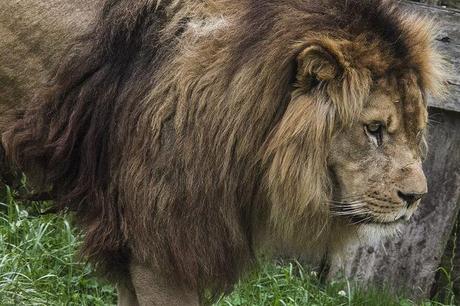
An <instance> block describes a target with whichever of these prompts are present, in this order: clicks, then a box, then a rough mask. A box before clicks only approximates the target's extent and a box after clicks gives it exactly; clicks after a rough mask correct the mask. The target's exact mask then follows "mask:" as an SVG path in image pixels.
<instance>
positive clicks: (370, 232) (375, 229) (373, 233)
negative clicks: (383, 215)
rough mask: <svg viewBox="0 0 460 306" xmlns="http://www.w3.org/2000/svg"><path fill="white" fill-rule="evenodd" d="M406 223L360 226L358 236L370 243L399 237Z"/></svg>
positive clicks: (400, 221) (396, 222)
mask: <svg viewBox="0 0 460 306" xmlns="http://www.w3.org/2000/svg"><path fill="white" fill-rule="evenodd" d="M405 223H406V222H405V221H403V220H398V221H395V222H388V223H366V224H362V225H360V227H359V228H358V236H359V238H360V240H367V241H369V242H377V241H380V240H381V239H382V238H386V237H393V236H397V235H399V233H400V232H401V228H402V226H403V225H404V224H405Z"/></svg>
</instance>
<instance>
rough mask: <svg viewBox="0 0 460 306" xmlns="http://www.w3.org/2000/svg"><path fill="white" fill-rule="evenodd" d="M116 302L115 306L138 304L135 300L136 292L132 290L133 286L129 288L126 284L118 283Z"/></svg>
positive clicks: (137, 305) (133, 305) (134, 305)
mask: <svg viewBox="0 0 460 306" xmlns="http://www.w3.org/2000/svg"><path fill="white" fill-rule="evenodd" d="M117 292H118V303H117V306H139V302H138V301H137V297H136V292H135V291H134V288H133V286H132V285H131V288H130V287H129V286H126V285H122V284H118V285H117Z"/></svg>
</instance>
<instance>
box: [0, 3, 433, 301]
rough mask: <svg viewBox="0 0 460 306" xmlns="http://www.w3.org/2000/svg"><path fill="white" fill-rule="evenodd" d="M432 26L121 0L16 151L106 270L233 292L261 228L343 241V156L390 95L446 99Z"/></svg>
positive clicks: (12, 139) (65, 67)
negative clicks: (430, 94)
mask: <svg viewBox="0 0 460 306" xmlns="http://www.w3.org/2000/svg"><path fill="white" fill-rule="evenodd" d="M216 11H217V12H218V13H215V12H216ZM209 20H212V22H211V23H209ZM427 26H428V23H427V22H425V21H423V20H421V19H417V18H413V17H410V16H406V13H404V12H403V11H401V10H400V9H398V8H396V7H395V5H393V4H392V3H391V2H389V1H378V0H348V1H336V0H330V1H300V0H278V1H274V0H273V1H272V0H229V1H225V0H222V1H216V2H215V3H214V4H209V3H208V2H207V1H192V0H183V1H150V0H140V1H129V0H107V1H106V2H105V5H104V8H103V10H102V12H101V14H100V17H99V18H98V20H97V23H96V24H95V25H94V27H93V29H92V30H91V31H89V32H88V34H86V35H85V36H83V37H81V38H80V39H79V40H78V41H77V42H76V43H75V44H74V46H73V48H72V49H71V52H69V54H67V55H66V56H65V57H64V58H63V60H62V62H61V63H59V66H58V71H57V73H56V75H55V77H54V78H53V79H51V80H50V82H49V84H48V85H47V86H46V87H45V88H43V90H41V92H40V93H39V95H38V96H37V98H36V100H35V101H33V103H31V107H30V108H29V109H27V110H25V112H24V113H22V114H20V115H19V117H18V120H17V122H16V123H15V124H14V126H12V127H11V128H10V129H9V131H7V132H6V133H4V134H3V142H4V146H5V149H6V151H7V155H8V156H9V157H10V159H11V161H12V163H14V165H16V166H17V167H19V168H20V169H22V170H23V171H25V173H27V172H28V171H30V170H29V169H34V171H35V170H36V169H37V168H38V169H41V171H42V172H43V173H44V176H43V177H41V178H40V179H41V183H42V186H45V187H46V188H49V189H50V190H51V194H52V196H53V199H54V203H55V205H56V207H57V208H58V209H60V210H64V209H67V210H70V211H74V212H75V215H76V219H77V221H78V222H79V223H80V224H81V225H82V227H83V229H84V230H85V241H84V245H83V254H84V255H85V256H87V257H88V258H89V259H90V260H91V261H92V262H94V263H96V264H97V266H98V267H99V268H100V269H101V270H105V271H110V272H113V273H115V274H116V273H117V272H124V271H123V269H125V268H126V266H127V262H128V261H129V260H130V259H131V258H136V259H137V260H142V261H145V262H148V263H150V264H152V265H155V266H156V267H159V268H160V269H161V270H162V271H163V272H164V273H165V274H167V275H169V276H171V277H172V278H174V279H176V280H179V281H182V282H183V283H185V284H187V286H189V287H191V288H196V289H199V290H202V289H204V288H208V289H211V290H214V291H215V292H220V291H222V290H226V289H228V288H230V287H231V286H232V284H234V282H235V281H236V280H237V279H238V277H239V275H240V273H241V272H242V271H243V270H244V269H245V268H246V267H247V266H248V264H250V263H251V261H252V260H253V258H254V253H255V250H253V245H254V241H252V237H253V236H252V231H253V222H252V221H253V219H254V218H259V217H260V218H264V217H266V219H267V223H269V224H271V226H272V227H273V228H274V229H275V232H277V233H279V235H280V237H285V238H286V239H287V240H295V238H296V237H299V236H301V237H302V239H303V240H305V239H307V240H308V239H311V237H312V236H311V235H314V232H318V231H321V230H322V231H327V224H328V220H329V219H328V218H329V216H328V209H327V206H325V205H323V203H324V201H325V200H326V199H327V198H328V197H329V196H330V193H331V190H330V189H331V188H330V182H329V176H328V169H327V156H328V151H329V143H330V140H331V137H332V136H333V134H334V131H336V130H338V129H341V128H345V127H346V126H348V125H349V124H350V123H351V122H352V121H353V120H354V119H355V118H356V117H357V116H358V115H359V113H360V111H361V109H362V107H363V103H364V101H365V99H366V97H367V95H368V94H369V91H370V89H371V87H372V84H373V82H374V81H375V80H378V79H379V78H383V77H386V76H388V75H395V76H397V77H398V78H403V79H406V80H407V79H408V78H407V77H405V76H406V75H407V74H408V73H412V74H414V75H416V76H417V78H416V81H414V82H417V84H418V85H420V86H421V87H422V88H424V89H426V90H437V89H438V88H439V81H440V79H439V78H438V77H437V76H438V74H437V73H436V71H434V70H433V67H434V66H433V65H432V64H431V63H433V61H435V60H436V59H435V55H434V53H433V52H432V48H431V41H430V39H431V36H430V35H429V34H427V33H430V31H429V30H428V29H427ZM324 50H326V52H327V54H329V55H331V57H332V59H325V58H324V56H323V54H324V53H323V51H324ZM409 79H410V78H409ZM411 80H412V79H411ZM309 89H311V90H309ZM302 95H303V96H304V98H303V99H304V100H305V102H304V103H303V104H302V105H301V107H299V104H298V103H297V104H295V106H292V105H291V101H292V100H293V99H296V98H299V97H300V96H302ZM293 107H294V108H298V109H291V108H293ZM325 228H326V229H325Z"/></svg>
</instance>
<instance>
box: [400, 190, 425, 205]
mask: <svg viewBox="0 0 460 306" xmlns="http://www.w3.org/2000/svg"><path fill="white" fill-rule="evenodd" d="M425 194H426V192H425V193H404V192H401V191H398V196H399V197H400V198H401V199H402V200H403V201H404V202H406V205H407V206H408V207H409V206H411V205H412V204H414V203H415V202H417V201H418V200H420V199H421V198H422V197H423V196H424V195H425Z"/></svg>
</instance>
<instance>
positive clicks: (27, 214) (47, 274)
mask: <svg viewBox="0 0 460 306" xmlns="http://www.w3.org/2000/svg"><path fill="white" fill-rule="evenodd" d="M6 198H7V199H6V201H4V202H6V203H1V204H0V305H114V304H116V294H115V290H114V289H113V288H112V287H111V286H110V285H109V284H107V283H104V282H102V281H100V280H98V279H96V278H95V277H94V275H93V274H92V271H91V267H90V266H89V265H88V264H85V263H82V262H81V261H78V260H77V258H76V255H75V254H77V250H78V246H79V244H80V240H81V235H80V234H79V232H78V231H77V230H76V229H74V228H73V227H72V226H71V225H70V224H69V221H68V219H67V218H66V217H62V216H53V215H44V216H40V215H39V208H38V207H37V206H35V205H33V203H28V204H27V205H26V204H21V205H20V204H18V203H17V202H15V201H13V200H12V198H11V196H10V195H7V197H6ZM217 305H219V306H239V305H273V306H277V305H280V306H281V305H331V306H332V305H333V306H338V305H363V306H364V305H377V306H378V305H382V306H391V305H402V306H406V305H407V306H409V305H416V304H415V303H413V302H411V301H410V300H408V299H403V298H398V297H395V296H392V295H390V294H386V293H385V292H382V291H377V290H368V291H366V292H365V291H362V290H359V289H356V288H353V286H351V284H350V283H347V282H346V281H342V282H333V283H329V284H327V285H323V284H321V283H320V281H319V280H318V277H317V276H316V274H315V273H313V272H308V271H307V270H306V269H304V268H303V267H301V266H300V265H299V264H298V263H296V262H291V263H289V262H287V263H269V264H263V265H261V268H260V269H259V270H258V271H257V272H254V273H252V275H249V276H248V278H247V279H246V280H244V281H242V282H240V283H239V284H238V285H237V286H236V290H235V291H234V292H233V293H232V294H231V295H229V296H227V297H224V298H222V299H220V300H219V301H218V302H217ZM417 305H420V303H418V304H417ZM423 305H425V306H428V305H443V304H441V303H437V302H425V303H423Z"/></svg>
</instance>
